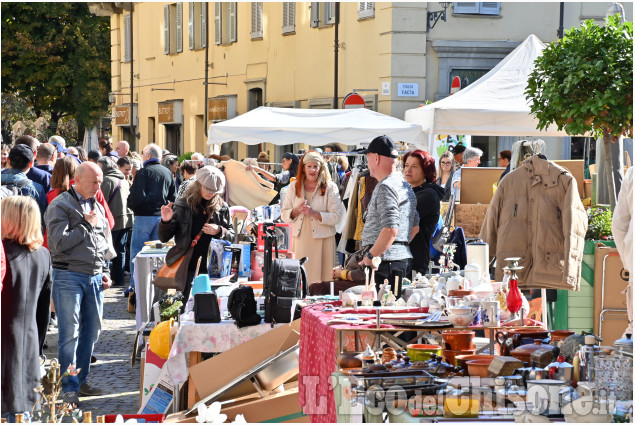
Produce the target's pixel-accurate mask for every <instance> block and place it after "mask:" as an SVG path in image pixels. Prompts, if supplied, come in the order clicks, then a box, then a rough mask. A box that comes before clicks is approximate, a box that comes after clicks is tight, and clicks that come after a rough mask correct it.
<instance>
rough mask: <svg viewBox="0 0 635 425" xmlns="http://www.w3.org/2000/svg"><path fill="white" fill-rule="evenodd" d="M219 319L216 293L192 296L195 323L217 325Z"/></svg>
mask: <svg viewBox="0 0 635 425" xmlns="http://www.w3.org/2000/svg"><path fill="white" fill-rule="evenodd" d="M220 319H221V317H220V308H219V307H218V297H217V296H216V292H199V293H197V294H195V295H194V322H195V323H219V322H220Z"/></svg>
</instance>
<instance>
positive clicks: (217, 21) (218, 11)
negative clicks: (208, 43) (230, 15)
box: [214, 1, 223, 44]
mask: <svg viewBox="0 0 635 425" xmlns="http://www.w3.org/2000/svg"><path fill="white" fill-rule="evenodd" d="M222 5H223V3H221V2H218V1H217V2H214V44H221V43H222V38H221V34H222V33H223V28H222V21H221V16H222Z"/></svg>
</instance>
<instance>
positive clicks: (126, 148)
mask: <svg viewBox="0 0 635 425" xmlns="http://www.w3.org/2000/svg"><path fill="white" fill-rule="evenodd" d="M115 150H116V151H117V153H118V154H119V158H121V157H124V156H128V153H130V144H128V142H126V141H125V140H122V141H120V142H119V143H117V147H116V148H115Z"/></svg>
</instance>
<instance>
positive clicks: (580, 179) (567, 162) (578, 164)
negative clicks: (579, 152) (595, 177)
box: [553, 159, 591, 199]
mask: <svg viewBox="0 0 635 425" xmlns="http://www.w3.org/2000/svg"><path fill="white" fill-rule="evenodd" d="M553 162H555V163H556V164H557V165H559V166H561V167H564V168H566V169H567V170H568V171H569V172H570V173H571V175H572V176H573V177H574V178H575V182H576V183H577V185H578V193H579V194H580V198H582V199H584V198H585V192H584V160H583V159H561V160H557V161H553ZM588 196H591V194H589V195H587V196H586V197H588Z"/></svg>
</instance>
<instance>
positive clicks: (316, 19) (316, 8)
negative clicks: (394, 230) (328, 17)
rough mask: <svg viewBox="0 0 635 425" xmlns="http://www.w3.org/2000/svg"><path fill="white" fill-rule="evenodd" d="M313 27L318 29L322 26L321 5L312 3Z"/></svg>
mask: <svg viewBox="0 0 635 425" xmlns="http://www.w3.org/2000/svg"><path fill="white" fill-rule="evenodd" d="M310 7H311V27H313V28H316V27H317V26H318V25H319V24H320V3H318V2H316V1H312V2H311V6H310Z"/></svg>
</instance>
